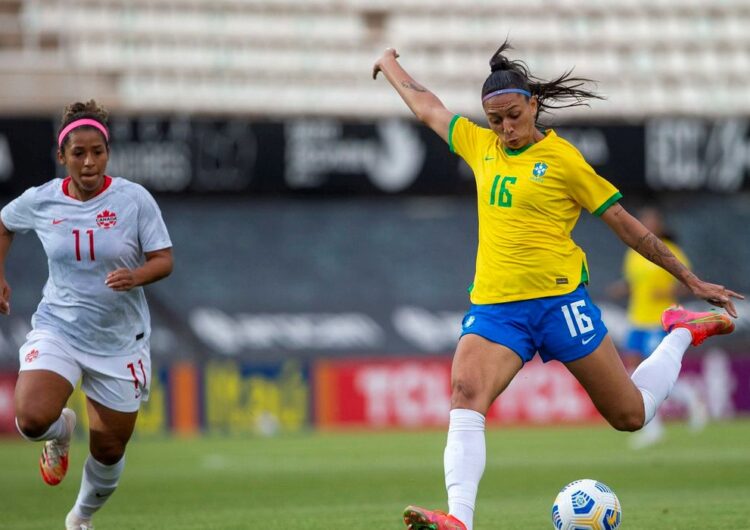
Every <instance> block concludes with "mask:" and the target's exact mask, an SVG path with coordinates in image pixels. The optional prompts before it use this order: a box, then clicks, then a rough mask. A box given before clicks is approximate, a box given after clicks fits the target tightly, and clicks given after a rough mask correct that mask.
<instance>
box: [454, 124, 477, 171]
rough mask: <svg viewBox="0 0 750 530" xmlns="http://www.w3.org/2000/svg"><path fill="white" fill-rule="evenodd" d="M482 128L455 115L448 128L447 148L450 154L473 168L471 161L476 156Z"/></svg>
mask: <svg viewBox="0 0 750 530" xmlns="http://www.w3.org/2000/svg"><path fill="white" fill-rule="evenodd" d="M481 133H482V128H481V127H479V126H478V125H477V124H475V123H473V122H472V121H471V120H469V119H467V118H464V117H463V116H459V115H458V114H456V115H455V116H453V119H452V120H451V124H450V127H449V128H448V147H449V148H450V150H451V152H452V153H456V154H457V155H458V156H460V157H461V158H463V159H464V160H465V161H466V162H467V163H468V164H469V166H471V167H473V166H474V164H473V161H474V159H475V158H476V156H477V151H478V147H477V146H478V144H479V141H478V140H479V137H480V135H481Z"/></svg>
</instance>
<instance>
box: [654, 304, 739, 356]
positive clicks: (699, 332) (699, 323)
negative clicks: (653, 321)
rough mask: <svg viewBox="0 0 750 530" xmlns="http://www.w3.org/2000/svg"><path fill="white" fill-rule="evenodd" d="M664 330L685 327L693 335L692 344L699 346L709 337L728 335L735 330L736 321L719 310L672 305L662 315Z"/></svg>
mask: <svg viewBox="0 0 750 530" xmlns="http://www.w3.org/2000/svg"><path fill="white" fill-rule="evenodd" d="M661 324H662V326H663V327H664V331H667V332H669V331H672V330H673V329H676V328H685V329H686V330H688V331H689V332H690V335H692V337H693V340H692V342H691V344H692V345H693V346H698V345H699V344H700V343H702V342H703V341H704V340H706V339H707V338H708V337H712V336H714V335H726V334H728V333H731V332H733V331H734V322H732V320H731V319H730V318H729V317H728V316H726V315H725V314H724V313H719V312H718V311H702V312H701V311H698V312H696V311H688V310H687V309H685V308H683V307H682V306H672V307H670V308H669V309H666V310H665V311H664V313H662V315H661Z"/></svg>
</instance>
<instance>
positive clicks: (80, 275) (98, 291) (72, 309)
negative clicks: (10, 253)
mask: <svg viewBox="0 0 750 530" xmlns="http://www.w3.org/2000/svg"><path fill="white" fill-rule="evenodd" d="M69 181H70V177H68V178H67V179H65V180H63V179H54V180H52V181H50V182H48V183H46V184H44V185H42V186H39V187H35V188H29V189H28V190H26V191H25V192H24V193H23V194H22V195H21V196H20V197H18V198H17V199H15V200H14V201H12V202H11V203H10V204H8V205H6V206H5V208H3V209H2V211H1V212H0V218H2V221H3V224H4V225H5V226H6V228H7V229H8V230H10V231H12V232H25V231H28V230H34V231H36V233H37V235H38V236H39V239H40V240H41V241H42V246H43V247H44V251H45V252H46V254H47V260H48V264H49V278H48V280H47V283H46V284H45V286H44V291H43V297H42V301H41V302H40V303H39V307H38V308H37V310H36V313H34V316H33V318H32V320H31V323H32V326H33V327H34V329H41V330H44V329H46V330H50V331H53V332H57V333H60V334H62V335H63V336H64V337H65V338H66V339H67V340H68V341H69V344H70V345H71V346H73V347H75V348H76V349H78V350H80V351H82V352H85V353H90V354H94V355H125V354H128V353H130V352H132V351H133V349H134V348H135V347H136V345H137V344H136V342H137V341H141V340H144V341H145V340H148V339H149V336H150V334H151V319H150V316H149V312H148V306H147V305H146V296H145V294H144V292H143V288H142V287H136V288H134V289H131V290H130V291H127V292H117V291H113V290H112V289H110V288H109V287H107V286H106V285H105V284H104V280H105V278H106V277H107V274H108V273H109V272H111V271H113V270H115V269H119V268H127V269H135V268H137V267H140V266H141V265H142V264H143V263H144V261H145V257H144V252H151V251H155V250H161V249H164V248H169V247H171V246H172V242H171V241H170V239H169V233H168V232H167V227H166V226H165V224H164V221H163V219H162V217H161V211H160V210H159V207H158V206H157V204H156V201H154V198H153V197H152V196H151V194H149V192H148V191H146V189H145V188H143V186H141V185H139V184H135V183H133V182H130V181H127V180H124V179H121V178H112V177H105V187H104V189H103V190H102V192H101V193H99V194H98V195H97V196H96V197H93V198H92V199H89V200H88V201H85V202H82V201H79V200H77V199H75V198H73V197H71V196H70V195H69V194H68V183H69Z"/></svg>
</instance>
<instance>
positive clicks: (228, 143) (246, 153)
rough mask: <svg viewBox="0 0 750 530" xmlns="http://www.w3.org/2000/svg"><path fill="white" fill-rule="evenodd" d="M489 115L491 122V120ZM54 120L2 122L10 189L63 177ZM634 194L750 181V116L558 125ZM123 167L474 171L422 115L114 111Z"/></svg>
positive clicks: (329, 182)
mask: <svg viewBox="0 0 750 530" xmlns="http://www.w3.org/2000/svg"><path fill="white" fill-rule="evenodd" d="M480 123H481V121H480ZM55 127H56V122H55V121H54V120H53V119H51V118H50V119H42V118H39V119H31V118H18V119H0V195H6V196H7V195H11V196H12V195H17V194H19V193H20V192H21V191H23V190H24V189H26V188H27V187H28V186H31V185H36V184H39V183H41V182H44V181H46V180H48V179H49V178H50V177H52V176H54V175H56V174H57V175H60V174H61V172H62V168H60V167H59V166H56V165H55V163H54V156H53V155H54V151H55V144H54V141H55V140H54V139H55V133H56V129H55ZM556 129H557V131H558V133H559V134H560V135H561V136H563V137H565V138H567V139H569V140H570V141H571V142H573V143H574V144H575V145H577V146H578V147H579V149H580V150H581V151H582V152H583V154H584V156H585V157H586V159H587V160H588V161H589V162H590V163H591V164H592V165H593V166H594V167H595V168H596V170H597V171H598V172H599V173H601V174H602V175H603V176H605V177H606V178H608V179H609V180H611V181H612V182H613V183H614V184H615V185H617V186H618V187H619V188H620V189H621V190H622V191H623V192H625V193H626V194H627V193H651V192H654V191H657V192H658V191H665V190H698V191H701V190H702V191H711V192H719V193H731V192H735V191H737V190H740V189H746V188H748V187H750V178H748V175H750V157H748V156H747V153H748V152H750V119H748V118H741V119H731V120H723V121H715V122H710V121H704V120H698V119H689V118H673V119H659V120H655V121H652V122H648V123H646V124H643V125H625V124H589V125H571V126H563V127H557V128H556ZM111 130H112V138H113V139H112V146H113V150H112V155H111V162H110V167H109V171H110V173H111V174H113V175H117V176H122V177H126V178H128V179H131V180H134V181H136V182H140V183H142V184H143V185H145V186H146V187H147V188H148V189H150V190H152V191H154V192H160V193H179V194H183V193H188V194H200V195H206V194H213V193H221V194H232V195H236V194H243V195H248V196H257V195H295V196H299V195H303V196H306V195H367V196H378V195H393V194H412V195H415V194H416V195H456V194H471V193H473V181H472V176H471V173H470V171H469V170H468V167H467V166H466V165H465V164H463V162H462V161H461V160H460V159H459V158H458V157H456V156H455V155H452V154H451V153H450V152H449V151H448V149H447V147H446V145H445V144H444V143H443V141H442V140H440V139H439V138H438V137H437V136H436V135H435V134H434V133H432V132H431V131H429V130H428V129H426V128H425V127H423V126H421V125H419V124H417V123H416V122H414V121H412V120H395V119H394V120H382V121H376V122H368V123H363V122H350V121H341V120H337V119H289V120H287V121H283V122H281V121H247V120H224V121H217V120H210V119H202V118H196V117H180V116H173V117H159V116H150V117H139V118H126V117H115V118H113V119H112V120H111Z"/></svg>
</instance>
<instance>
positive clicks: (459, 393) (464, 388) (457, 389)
mask: <svg viewBox="0 0 750 530" xmlns="http://www.w3.org/2000/svg"><path fill="white" fill-rule="evenodd" d="M478 397H479V391H478V389H477V385H476V383H475V382H473V381H471V380H469V379H464V378H459V379H454V380H453V382H452V384H451V408H454V409H455V408H461V409H466V408H475V407H476V402H477V400H478Z"/></svg>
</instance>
